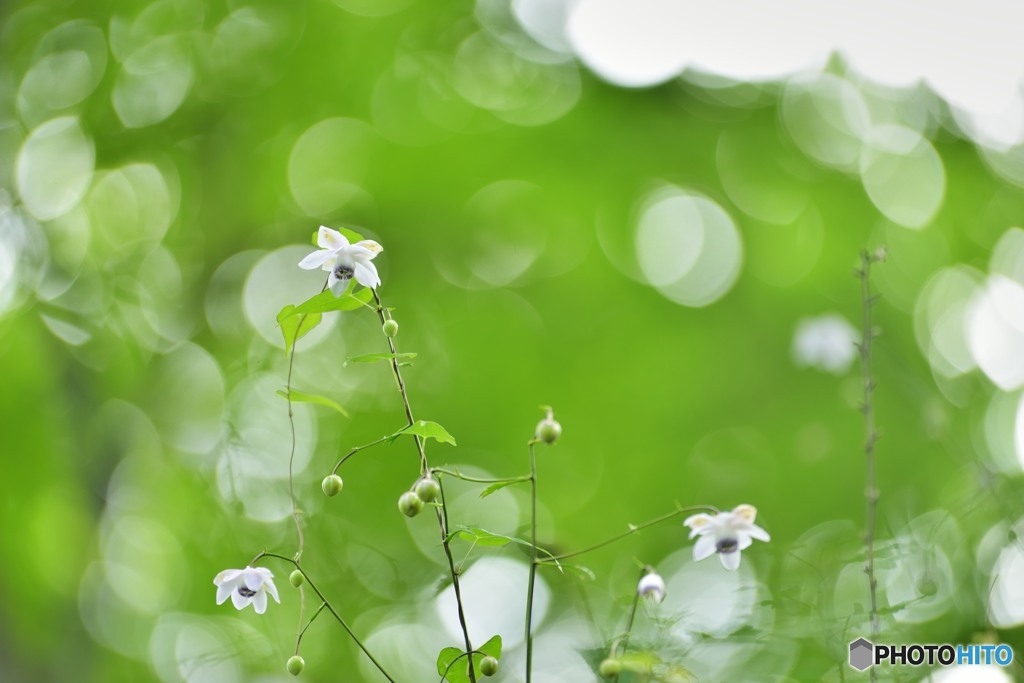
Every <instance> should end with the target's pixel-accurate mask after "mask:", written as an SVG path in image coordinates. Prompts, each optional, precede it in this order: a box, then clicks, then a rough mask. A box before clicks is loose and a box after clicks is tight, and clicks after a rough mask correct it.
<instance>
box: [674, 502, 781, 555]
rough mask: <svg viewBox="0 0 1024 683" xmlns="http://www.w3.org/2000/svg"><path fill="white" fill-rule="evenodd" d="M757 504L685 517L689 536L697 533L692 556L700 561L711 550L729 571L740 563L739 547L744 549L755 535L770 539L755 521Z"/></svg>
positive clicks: (762, 539)
mask: <svg viewBox="0 0 1024 683" xmlns="http://www.w3.org/2000/svg"><path fill="white" fill-rule="evenodd" d="M756 517H757V508H755V507H754V506H753V505H737V506H736V507H735V508H733V509H732V511H731V512H719V513H717V514H715V515H709V514H707V513H703V512H702V513H700V514H699V515H692V516H690V517H687V518H686V520H685V521H684V522H683V524H684V525H685V526H688V527H690V538H693V537H695V536H699V538H698V539H697V542H696V543H695V544H694V545H693V559H694V560H697V561H700V560H703V559H704V558H705V557H709V556H710V555H712V554H714V553H718V559H720V560H721V561H722V566H723V567H725V568H726V569H728V570H730V571H732V570H735V569H736V568H737V567H739V566H740V551H742V550H746V549H747V548H749V547H750V544H751V543H753V542H754V541H753V540H752V539H755V538H756V539H757V540H759V541H766V542H767V541H770V540H771V536H769V535H768V532H767V531H765V530H764V529H762V528H761V527H759V526H758V525H756V524H754V519H755V518H756Z"/></svg>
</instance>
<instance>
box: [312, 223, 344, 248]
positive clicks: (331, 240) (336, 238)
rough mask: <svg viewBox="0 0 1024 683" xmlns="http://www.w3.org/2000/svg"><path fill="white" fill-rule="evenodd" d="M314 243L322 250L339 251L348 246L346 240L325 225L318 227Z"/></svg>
mask: <svg viewBox="0 0 1024 683" xmlns="http://www.w3.org/2000/svg"><path fill="white" fill-rule="evenodd" d="M316 243H317V245H319V246H320V247H321V248H323V249H330V250H331V251H341V250H342V249H344V248H345V247H347V246H348V240H347V239H346V238H345V236H344V235H342V234H341V233H340V232H338V231H337V230H331V229H330V228H328V227H327V226H325V225H321V226H320V230H319V232H317V235H316Z"/></svg>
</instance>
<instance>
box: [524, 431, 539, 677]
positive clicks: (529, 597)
mask: <svg viewBox="0 0 1024 683" xmlns="http://www.w3.org/2000/svg"><path fill="white" fill-rule="evenodd" d="M537 441H538V440H537V439H530V442H529V443H528V444H527V446H528V447H529V450H530V479H529V481H530V579H529V582H528V583H527V587H526V636H525V637H526V683H530V679H531V676H532V675H533V588H534V584H535V583H536V580H537V458H536V455H535V453H534V448H533V447H534V446H535V445H536V444H537Z"/></svg>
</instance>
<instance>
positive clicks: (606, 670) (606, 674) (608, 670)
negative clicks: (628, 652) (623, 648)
mask: <svg viewBox="0 0 1024 683" xmlns="http://www.w3.org/2000/svg"><path fill="white" fill-rule="evenodd" d="M597 671H598V673H600V674H601V677H602V678H611V677H612V676H618V675H619V673H620V672H621V671H622V662H620V661H619V660H617V659H612V658H610V657H609V658H608V659H606V660H604V661H603V662H601V666H600V667H598V669H597Z"/></svg>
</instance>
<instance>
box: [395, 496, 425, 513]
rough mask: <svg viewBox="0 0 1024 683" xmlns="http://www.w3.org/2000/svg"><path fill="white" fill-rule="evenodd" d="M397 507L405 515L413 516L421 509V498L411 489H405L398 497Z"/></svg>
mask: <svg viewBox="0 0 1024 683" xmlns="http://www.w3.org/2000/svg"><path fill="white" fill-rule="evenodd" d="M398 509H399V510H401V511H402V514H403V515H405V516H406V517H415V516H416V515H418V514H420V510H422V509H423V500H422V499H420V497H419V496H417V495H416V494H415V493H413V492H412V491H406V492H405V493H403V494H402V497H401V498H399V499H398Z"/></svg>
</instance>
